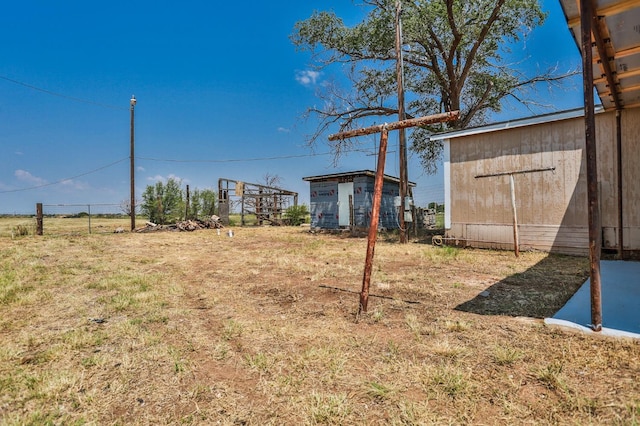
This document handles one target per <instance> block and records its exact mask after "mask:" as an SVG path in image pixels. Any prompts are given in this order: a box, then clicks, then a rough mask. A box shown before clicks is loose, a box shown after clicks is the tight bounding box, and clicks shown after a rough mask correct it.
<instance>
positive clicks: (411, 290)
mask: <svg viewBox="0 0 640 426" xmlns="http://www.w3.org/2000/svg"><path fill="white" fill-rule="evenodd" d="M365 246H366V241H365V240H364V239H356V238H345V237H340V236H331V235H313V234H309V233H307V232H303V231H301V230H300V229H291V228H237V229H236V234H235V237H233V238H228V237H225V236H217V235H216V233H215V232H214V231H199V232H195V233H158V234H128V233H127V234H101V235H95V234H94V235H81V236H78V235H66V236H64V235H58V236H44V237H33V236H28V237H22V238H16V239H13V240H12V239H11V238H10V237H9V238H7V237H4V238H0V339H1V341H2V342H3V343H2V346H0V423H1V424H7V425H14V424H15V425H22V424H33V425H36V424H47V423H48V424H114V425H115V424H223V425H226V424H228V425H232V424H252V425H264V424H274V425H276V424H278V425H279V424H292V425H293V424H295V425H298V424H308V425H315V424H335V425H337V424H341V425H342V424H397V425H400V424H403V425H410V424H460V423H473V424H521V423H531V424H637V423H638V422H639V419H640V396H639V395H640V382H638V380H637V377H638V375H639V374H640V346H639V345H638V343H637V342H634V341H628V340H613V339H607V338H597V337H589V336H585V335H581V334H575V333H566V332H562V331H559V330H558V329H550V328H547V327H545V326H544V325H543V324H542V322H541V320H539V318H542V317H544V316H545V315H550V314H552V313H553V311H555V309H557V308H558V307H559V306H561V305H562V304H563V303H564V301H565V300H566V299H567V298H568V297H569V295H570V294H571V293H572V292H573V291H575V289H576V288H577V287H578V286H579V285H580V284H581V282H582V281H583V280H584V278H585V277H586V275H587V262H586V260H585V259H580V258H573V257H562V256H551V257H548V256H546V255H543V254H540V253H524V254H523V256H522V257H521V258H520V259H515V258H514V257H513V255H512V254H511V253H503V252H494V251H478V250H457V249H450V248H444V249H443V248H435V247H431V246H427V245H423V244H416V243H412V244H408V245H399V244H395V243H392V242H386V241H381V242H379V244H378V246H377V248H376V258H375V261H374V275H373V279H372V289H371V290H372V293H373V296H372V297H371V298H370V301H369V311H370V312H369V313H368V314H365V315H363V316H361V317H360V318H359V319H358V321H357V322H356V315H355V314H356V311H357V302H358V294H357V293H358V291H359V289H360V285H361V280H362V268H363V263H364V252H365ZM485 290H486V291H488V292H489V296H488V297H483V296H480V293H482V292H483V291H485ZM379 296H381V297H379ZM520 316H526V317H530V318H533V319H527V320H524V319H522V318H519V317H520Z"/></svg>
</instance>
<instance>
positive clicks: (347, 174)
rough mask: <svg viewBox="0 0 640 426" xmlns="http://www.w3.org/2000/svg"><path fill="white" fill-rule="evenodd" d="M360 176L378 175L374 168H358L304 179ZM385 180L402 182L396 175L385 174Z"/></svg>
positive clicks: (410, 183)
mask: <svg viewBox="0 0 640 426" xmlns="http://www.w3.org/2000/svg"><path fill="white" fill-rule="evenodd" d="M358 176H367V177H373V178H375V177H376V172H374V171H373V170H358V171H354V172H342V173H333V174H329V175H318V176H307V177H303V178H302V180H306V181H307V182H322V181H328V180H335V179H340V178H353V177H358ZM384 180H385V181H387V182H394V183H400V179H398V178H397V177H395V176H389V175H384ZM408 184H409V186H416V184H415V182H408Z"/></svg>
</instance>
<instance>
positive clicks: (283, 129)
mask: <svg viewBox="0 0 640 426" xmlns="http://www.w3.org/2000/svg"><path fill="white" fill-rule="evenodd" d="M278 131H279V132H280V133H289V132H291V129H287V128H286V127H278Z"/></svg>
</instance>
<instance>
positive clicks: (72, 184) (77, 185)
mask: <svg viewBox="0 0 640 426" xmlns="http://www.w3.org/2000/svg"><path fill="white" fill-rule="evenodd" d="M60 183H61V184H62V185H63V187H65V188H69V189H77V190H84V189H89V188H90V186H89V184H88V183H87V182H80V181H77V180H73V179H67V180H63V181H62V182H60Z"/></svg>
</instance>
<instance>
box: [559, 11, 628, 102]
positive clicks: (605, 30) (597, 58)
mask: <svg viewBox="0 0 640 426" xmlns="http://www.w3.org/2000/svg"><path fill="white" fill-rule="evenodd" d="M560 4H561V5H562V9H563V10H564V14H565V17H566V19H567V23H568V25H569V28H570V29H571V31H572V33H573V37H574V39H575V40H576V44H577V45H578V48H579V49H580V50H582V46H581V43H580V40H581V33H582V28H581V25H580V6H579V1H577V0H560ZM593 10H594V11H593V15H594V16H593V19H592V22H593V23H592V30H593V31H592V52H593V84H594V86H595V87H596V90H597V92H598V95H599V97H600V100H601V101H602V105H603V107H604V108H605V110H611V109H616V110H620V109H623V108H633V107H638V106H640V0H594V1H593Z"/></svg>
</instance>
